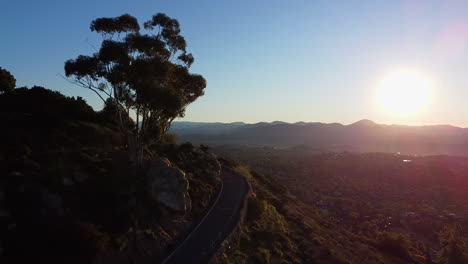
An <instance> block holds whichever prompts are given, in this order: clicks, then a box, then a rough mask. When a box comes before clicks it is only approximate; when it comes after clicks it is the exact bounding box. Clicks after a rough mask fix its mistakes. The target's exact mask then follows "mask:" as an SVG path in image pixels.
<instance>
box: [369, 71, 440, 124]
mask: <svg viewBox="0 0 468 264" xmlns="http://www.w3.org/2000/svg"><path fill="white" fill-rule="evenodd" d="M432 89H433V83H432V80H431V79H430V78H429V77H428V76H426V75H424V74H423V73H422V72H419V71H417V70H413V69H400V70H397V71H393V72H390V73H389V74H387V75H386V76H384V78H383V79H382V80H381V82H380V83H379V85H378V98H377V100H378V103H379V105H380V106H381V107H382V108H384V110H385V111H387V112H389V113H391V114H396V115H409V114H412V113H415V112H418V111H420V110H421V109H423V108H424V106H426V105H427V104H428V103H429V102H430V99H431V97H432Z"/></svg>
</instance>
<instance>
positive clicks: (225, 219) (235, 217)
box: [161, 168, 249, 264]
mask: <svg viewBox="0 0 468 264" xmlns="http://www.w3.org/2000/svg"><path fill="white" fill-rule="evenodd" d="M221 178H222V182H223V184H222V186H223V187H222V188H221V192H220V194H219V196H218V199H217V201H216V202H215V204H213V206H212V207H211V209H210V210H209V212H208V213H207V215H206V216H205V217H204V218H203V219H202V221H201V222H200V223H199V224H198V226H197V227H195V229H194V230H193V231H192V233H190V234H189V235H188V237H187V238H186V239H185V240H184V241H183V242H181V243H180V244H179V245H178V247H177V248H176V249H175V250H174V251H173V252H172V253H171V254H170V255H169V256H168V257H167V258H166V259H165V260H163V262H161V263H162V264H176V263H194V264H198V263H207V262H208V261H209V259H210V257H211V256H212V255H213V254H214V253H215V252H216V250H217V249H218V248H219V246H220V244H221V242H223V240H224V239H225V238H226V237H227V236H228V235H229V234H230V233H231V232H232V230H233V229H234V228H235V226H236V224H237V222H238V221H239V217H240V210H241V207H242V203H243V202H244V198H245V196H246V195H247V193H248V190H249V186H248V184H247V181H246V179H245V178H244V177H243V176H241V175H239V174H237V173H234V172H231V171H230V170H228V169H225V168H223V169H222V171H221Z"/></svg>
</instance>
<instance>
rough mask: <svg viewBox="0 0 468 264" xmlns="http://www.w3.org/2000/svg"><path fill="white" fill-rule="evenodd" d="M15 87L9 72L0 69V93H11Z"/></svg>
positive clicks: (13, 78) (14, 80)
mask: <svg viewBox="0 0 468 264" xmlns="http://www.w3.org/2000/svg"><path fill="white" fill-rule="evenodd" d="M15 87H16V79H15V77H14V76H13V75H12V74H11V73H10V72H9V71H7V70H5V69H3V68H2V67H0V93H5V92H11V91H13V89H15Z"/></svg>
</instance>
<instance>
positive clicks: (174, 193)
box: [147, 158, 192, 213]
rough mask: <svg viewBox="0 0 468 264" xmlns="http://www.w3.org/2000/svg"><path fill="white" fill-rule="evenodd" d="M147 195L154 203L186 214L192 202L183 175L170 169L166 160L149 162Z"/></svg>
mask: <svg viewBox="0 0 468 264" xmlns="http://www.w3.org/2000/svg"><path fill="white" fill-rule="evenodd" d="M147 186H148V195H149V197H150V198H151V199H152V200H153V201H155V202H156V203H158V204H160V205H162V206H164V207H166V208H169V209H171V210H174V211H176V212H183V213H188V212H190V210H191V209H192V200H191V199H190V196H189V194H188V188H189V182H188V180H187V178H185V173H184V172H183V171H181V170H180V169H178V168H175V167H172V166H171V163H170V162H169V160H168V159H166V158H158V159H155V160H153V161H151V163H150V166H149V170H148V172H147Z"/></svg>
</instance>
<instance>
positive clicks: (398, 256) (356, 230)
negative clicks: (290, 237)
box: [218, 148, 468, 263]
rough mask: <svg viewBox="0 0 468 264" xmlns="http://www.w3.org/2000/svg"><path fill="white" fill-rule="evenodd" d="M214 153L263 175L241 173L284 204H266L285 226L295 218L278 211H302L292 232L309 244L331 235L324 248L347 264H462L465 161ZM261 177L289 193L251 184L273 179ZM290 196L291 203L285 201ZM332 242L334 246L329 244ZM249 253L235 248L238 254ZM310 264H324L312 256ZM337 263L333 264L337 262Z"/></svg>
mask: <svg viewBox="0 0 468 264" xmlns="http://www.w3.org/2000/svg"><path fill="white" fill-rule="evenodd" d="M218 152H219V153H222V154H224V155H229V156H231V157H236V158H237V159H239V160H242V161H243V162H245V163H247V164H248V165H249V166H250V167H251V168H252V169H253V170H255V171H258V172H261V173H252V172H251V171H248V173H245V174H247V175H252V176H253V182H254V184H253V185H254V186H257V187H256V188H257V189H267V190H270V192H271V194H272V195H274V196H276V197H277V196H281V198H278V200H279V201H281V203H279V204H275V203H274V202H271V201H270V203H271V204H272V205H274V206H275V208H276V210H277V211H278V212H280V214H281V215H282V216H283V218H284V219H285V223H287V224H285V225H286V226H290V227H291V223H290V222H288V217H291V216H292V215H294V214H295V213H294V210H289V211H287V212H286V211H284V210H282V208H285V207H286V208H288V207H294V206H293V205H297V204H301V205H302V208H303V209H304V208H307V210H306V213H305V214H303V215H301V217H300V218H301V219H302V220H304V221H305V222H303V223H302V224H301V225H297V226H295V227H294V228H293V229H292V230H295V229H297V232H299V233H307V232H308V231H306V229H305V228H304V227H305V226H309V225H311V226H313V227H315V229H314V230H313V232H312V233H313V234H312V235H311V236H310V237H309V238H307V236H305V238H306V239H308V240H309V241H314V237H316V236H323V235H324V234H331V236H330V237H327V238H326V239H324V241H327V246H326V248H327V250H331V251H332V252H335V253H333V254H332V255H337V258H339V259H341V260H342V261H344V263H346V261H348V262H350V263H407V262H411V263H467V260H468V258H467V252H468V248H467V243H466V240H467V232H466V230H467V228H468V215H467V212H468V210H467V209H468V208H467V207H466V202H465V201H466V199H467V194H468V185H467V181H466V172H467V171H468V167H467V166H466V164H467V158H457V157H447V156H437V157H415V156H401V155H393V154H379V153H374V154H372V153H371V154H352V153H330V154H309V153H307V152H299V151H297V150H278V149H269V148H261V149H231V150H228V149H227V148H222V149H219V150H218ZM262 175H273V176H274V177H273V178H274V179H275V182H276V181H278V182H276V183H275V184H274V185H277V184H279V183H283V184H284V185H285V186H286V187H287V189H288V190H290V194H289V195H281V193H282V192H280V191H278V190H277V189H273V188H272V187H270V185H271V184H270V185H259V184H256V182H258V181H259V180H262V181H264V179H272V178H271V177H266V176H262ZM256 188H255V187H254V191H255V192H256V194H258V191H256V190H255V189H256ZM262 192H264V191H262ZM293 195H294V197H296V198H294V199H293V198H290V197H293ZM257 197H265V196H263V195H261V196H260V195H257ZM267 197H270V196H269V195H268V196H267ZM257 199H258V198H257ZM274 200H275V199H274ZM274 200H273V201H274ZM288 201H290V202H289V203H288ZM260 203H262V202H260ZM249 208H251V207H249ZM296 208H297V207H296ZM250 213H251V212H249V214H250ZM311 223H313V224H311ZM317 223H325V225H322V226H320V224H319V225H317ZM246 230H249V229H248V222H247V227H246ZM248 233H249V232H248V231H247V232H246V234H248ZM283 234H284V233H283ZM337 237H339V238H340V239H339V242H338V241H335V243H330V244H328V242H331V241H334V238H337ZM275 241H276V240H275ZM278 241H280V240H278ZM348 242H349V244H347V243H348ZM241 245H242V244H241ZM340 245H341V247H340ZM359 245H361V246H359ZM311 248H313V249H316V248H319V247H317V246H316V245H315V246H313V247H311ZM357 248H360V249H361V250H356V249H357ZM247 249H248V247H242V246H241V247H240V251H241V252H243V251H247V252H249V251H248V250H247ZM273 252H274V251H273ZM288 252H290V251H288ZM301 252H304V251H301ZM349 252H354V255H347V254H349ZM247 255H248V256H250V254H247ZM309 256H311V255H309ZM312 256H314V254H312ZM365 256H369V259H366V258H365ZM231 257H232V256H231ZM312 259H314V260H316V262H317V263H321V261H319V259H320V258H318V257H316V255H315V257H312ZM334 261H336V262H334ZM334 261H331V262H330V263H339V262H338V261H337V260H334Z"/></svg>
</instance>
